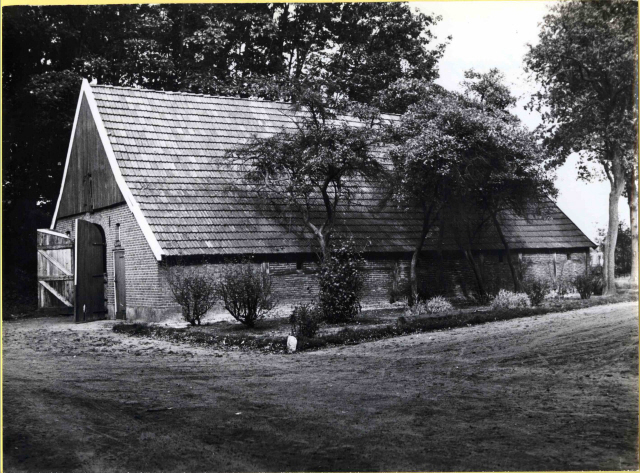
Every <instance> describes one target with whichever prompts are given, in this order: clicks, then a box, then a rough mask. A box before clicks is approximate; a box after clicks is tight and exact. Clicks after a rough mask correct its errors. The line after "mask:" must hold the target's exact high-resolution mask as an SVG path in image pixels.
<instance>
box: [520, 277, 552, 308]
mask: <svg viewBox="0 0 640 473" xmlns="http://www.w3.org/2000/svg"><path fill="white" fill-rule="evenodd" d="M522 289H523V290H524V292H525V293H526V294H527V296H529V300H530V301H531V305H540V304H541V303H542V301H543V300H544V298H545V296H546V295H547V294H549V292H551V286H550V285H549V281H547V280H544V279H528V280H525V281H523V282H522Z"/></svg>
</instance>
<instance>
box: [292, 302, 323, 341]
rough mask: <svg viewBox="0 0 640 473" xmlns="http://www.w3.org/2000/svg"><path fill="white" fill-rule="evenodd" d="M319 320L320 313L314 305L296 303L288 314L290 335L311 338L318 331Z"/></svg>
mask: <svg viewBox="0 0 640 473" xmlns="http://www.w3.org/2000/svg"><path fill="white" fill-rule="evenodd" d="M321 320H322V314H321V312H320V309H319V308H318V307H317V306H316V305H314V304H303V305H297V306H295V307H294V308H293V311H292V312H291V315H290V316H289V323H290V324H291V335H293V336H294V337H297V338H300V337H307V338H313V337H315V335H316V333H318V329H319V328H320V322H321Z"/></svg>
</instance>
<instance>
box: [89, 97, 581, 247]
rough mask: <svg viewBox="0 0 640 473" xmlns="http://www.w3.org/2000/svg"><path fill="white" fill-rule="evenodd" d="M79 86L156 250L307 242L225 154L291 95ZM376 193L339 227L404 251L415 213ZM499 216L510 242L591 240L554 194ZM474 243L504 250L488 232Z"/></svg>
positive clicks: (287, 110)
mask: <svg viewBox="0 0 640 473" xmlns="http://www.w3.org/2000/svg"><path fill="white" fill-rule="evenodd" d="M87 90H89V94H92V95H93V97H94V99H95V104H96V105H97V110H98V112H99V116H100V119H101V121H102V123H103V126H104V129H105V130H106V134H107V136H108V140H109V142H110V147H111V149H112V152H113V155H114V157H115V161H116V162H117V167H118V168H119V171H120V173H121V175H122V178H123V179H124V182H126V185H127V186H128V188H129V190H130V193H131V195H132V197H133V199H132V200H134V201H135V202H136V203H137V205H138V206H139V211H140V212H141V214H142V216H143V217H144V220H146V222H147V223H148V226H149V228H150V231H151V232H152V233H153V236H154V237H155V239H156V241H157V244H158V245H159V247H160V249H161V253H162V254H165V255H181V254H188V255H200V254H216V255H232V254H251V253H256V254H258V253H268V254H269V253H270V254H278V253H299V252H309V251H313V250H315V245H314V243H313V239H312V238H310V235H306V237H305V236H303V235H300V233H298V232H296V231H295V228H296V226H295V222H294V221H293V220H289V221H283V220H282V219H281V218H279V217H278V216H276V214H274V213H273V212H272V211H270V209H269V208H267V207H265V206H263V205H260V202H259V201H258V200H257V199H256V197H255V196H254V195H253V194H252V193H251V192H247V191H246V190H244V189H243V186H242V185H240V184H241V183H242V182H243V179H242V177H243V173H244V172H246V171H244V170H243V169H242V167H240V166H237V165H234V163H233V162H231V160H230V158H228V157H226V156H225V153H226V152H227V151H228V150H230V149H233V148H234V147H237V146H239V145H241V144H242V143H244V142H245V141H246V140H248V139H249V138H251V137H253V136H258V137H266V136H269V135H271V134H274V133H277V132H279V131H282V130H283V129H284V130H286V129H291V128H293V127H295V115H296V112H295V111H294V110H293V108H292V106H291V105H290V104H287V103H282V102H268V101H262V100H250V99H241V98H230V97H212V96H206V95H196V94H188V93H171V92H160V91H151V90H145V89H133V88H123V87H112V86H98V85H93V86H91V87H90V88H89V87H87ZM298 113H299V112H298ZM386 118H387V119H393V118H392V117H389V116H387V117H386ZM379 197H380V196H379V195H377V194H376V191H375V189H371V188H369V187H367V186H362V187H361V188H360V189H359V190H358V194H357V195H356V197H355V198H354V200H353V201H352V202H351V204H350V206H349V209H348V210H346V211H345V212H344V213H343V214H342V218H341V219H340V224H339V227H340V229H341V230H342V231H344V232H347V233H350V234H352V235H353V236H354V237H355V239H356V240H357V241H359V242H360V243H362V244H364V243H365V242H366V243H367V251H372V252H405V251H412V248H413V246H414V245H415V240H416V237H417V236H418V235H419V232H420V226H421V220H420V216H419V215H416V214H408V213H406V212H403V211H401V210H399V209H396V208H394V207H393V206H391V205H388V206H386V207H384V208H382V209H379V207H378V204H379V200H380V199H379ZM504 223H505V228H504V232H505V235H506V236H507V238H508V240H509V241H510V242H511V245H512V247H513V248H514V249H518V248H521V249H524V248H584V247H589V246H593V242H591V240H589V239H588V238H587V237H586V236H585V235H584V234H583V233H582V232H581V231H580V230H579V229H578V227H576V225H575V224H574V223H573V222H572V221H571V220H570V219H569V218H568V217H567V216H566V215H565V214H564V213H562V212H561V211H560V210H559V209H558V208H557V206H555V204H553V203H550V208H549V212H547V215H545V216H544V217H532V218H530V219H528V220H526V219H522V218H516V217H514V216H506V217H505V222H504ZM436 239H437V238H436V235H430V238H429V239H428V242H427V247H426V249H429V248H430V247H431V248H435V246H436ZM445 246H446V245H445ZM449 246H450V245H449ZM478 246H479V248H482V249H502V245H501V243H500V241H499V239H498V238H497V235H495V233H493V232H487V233H486V235H483V237H482V238H481V239H480V240H479V244H478Z"/></svg>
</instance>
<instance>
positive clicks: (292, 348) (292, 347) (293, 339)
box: [287, 335, 298, 353]
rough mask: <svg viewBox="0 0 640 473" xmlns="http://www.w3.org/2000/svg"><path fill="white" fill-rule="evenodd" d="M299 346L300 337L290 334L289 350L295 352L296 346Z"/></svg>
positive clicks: (288, 338) (288, 339)
mask: <svg viewBox="0 0 640 473" xmlns="http://www.w3.org/2000/svg"><path fill="white" fill-rule="evenodd" d="M297 346H298V339H296V337H294V336H293V335H289V336H288V337H287V352H288V353H293V352H295V351H296V347H297Z"/></svg>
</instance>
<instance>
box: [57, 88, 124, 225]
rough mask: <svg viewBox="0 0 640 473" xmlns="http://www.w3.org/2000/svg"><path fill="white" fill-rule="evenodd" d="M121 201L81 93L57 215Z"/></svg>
mask: <svg viewBox="0 0 640 473" xmlns="http://www.w3.org/2000/svg"><path fill="white" fill-rule="evenodd" d="M124 201H125V199H124V197H123V196H122V192H121V191H120V188H119V187H118V184H117V182H116V179H115V177H114V175H113V172H112V170H111V166H110V165H109V160H108V158H107V153H106V151H105V149H104V146H103V144H102V141H101V139H100V134H99V133H98V127H97V126H96V123H95V120H94V118H93V115H92V113H91V108H90V107H89V103H88V101H87V97H86V95H84V94H83V95H82V102H81V104H80V110H79V112H78V119H77V123H76V127H75V135H74V137H73V140H72V144H71V153H70V156H69V163H68V167H67V173H66V177H65V180H64V188H63V190H62V195H61V197H60V204H59V208H58V214H57V217H58V218H60V217H66V216H69V215H77V214H80V213H84V212H92V211H94V210H97V209H101V208H104V207H109V206H111V205H115V204H119V203H123V202H124Z"/></svg>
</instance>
